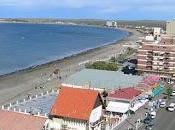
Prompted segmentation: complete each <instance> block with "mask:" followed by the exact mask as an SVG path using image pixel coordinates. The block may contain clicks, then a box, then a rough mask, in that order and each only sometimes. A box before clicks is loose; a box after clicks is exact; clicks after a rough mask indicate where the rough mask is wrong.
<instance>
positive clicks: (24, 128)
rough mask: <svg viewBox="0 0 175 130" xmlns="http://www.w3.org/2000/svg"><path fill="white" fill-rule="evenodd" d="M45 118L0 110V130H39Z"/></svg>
mask: <svg viewBox="0 0 175 130" xmlns="http://www.w3.org/2000/svg"><path fill="white" fill-rule="evenodd" d="M45 121H46V118H44V117H37V116H32V115H27V114H22V113H17V112H12V111H6V110H0V130H41V129H42V128H43V126H44V123H45Z"/></svg>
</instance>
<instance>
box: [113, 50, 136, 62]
mask: <svg viewBox="0 0 175 130" xmlns="http://www.w3.org/2000/svg"><path fill="white" fill-rule="evenodd" d="M134 53H136V50H135V49H133V48H130V47H128V48H127V50H126V52H125V53H123V54H119V56H118V57H117V58H116V57H111V59H110V62H112V63H123V62H124V61H125V60H126V59H127V58H128V57H129V56H131V55H132V54H134Z"/></svg>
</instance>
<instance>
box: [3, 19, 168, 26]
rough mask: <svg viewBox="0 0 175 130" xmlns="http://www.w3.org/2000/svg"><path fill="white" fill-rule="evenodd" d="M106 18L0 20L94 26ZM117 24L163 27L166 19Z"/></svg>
mask: <svg viewBox="0 0 175 130" xmlns="http://www.w3.org/2000/svg"><path fill="white" fill-rule="evenodd" d="M106 21H107V20H101V19H52V18H46V19H44V18H43V19H40V18H33V19H32V18H31V19H28V18H16V19H12V18H8V19H2V18H1V19H0V22H18V23H21V22H22V23H49V24H58V23H60V22H61V23H65V24H68V23H74V24H81V25H95V26H104V25H105V23H106ZM116 21H117V22H118V24H119V25H132V26H148V27H162V28H165V26H166V21H161V20H133V21H132V20H130V21H127V20H116Z"/></svg>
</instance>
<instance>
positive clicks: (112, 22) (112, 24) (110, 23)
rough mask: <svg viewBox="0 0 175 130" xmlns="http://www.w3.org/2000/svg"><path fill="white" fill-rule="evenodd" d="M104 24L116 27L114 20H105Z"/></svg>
mask: <svg viewBox="0 0 175 130" xmlns="http://www.w3.org/2000/svg"><path fill="white" fill-rule="evenodd" d="M106 26H107V27H116V28H117V27H118V25H117V22H116V21H107V22H106Z"/></svg>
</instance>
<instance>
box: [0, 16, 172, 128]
mask: <svg viewBox="0 0 175 130" xmlns="http://www.w3.org/2000/svg"><path fill="white" fill-rule="evenodd" d="M106 27H109V28H117V27H118V25H117V22H116V21H107V22H106ZM122 28H125V29H128V30H135V31H136V32H139V33H141V35H142V36H141V37H139V39H136V42H135V43H128V42H127V43H125V41H123V42H124V43H125V44H123V45H122V48H125V49H124V50H122V52H121V53H120V54H117V52H116V53H114V54H113V55H110V56H109V57H108V58H104V59H96V60H85V61H83V62H81V63H78V70H77V71H76V72H75V73H72V74H70V75H68V74H62V73H61V69H59V68H56V69H54V71H53V73H52V75H51V76H50V77H49V78H48V77H47V78H43V84H38V85H36V86H35V89H36V93H29V94H27V95H26V96H20V95H19V96H17V97H16V98H13V99H11V100H8V101H7V102H3V104H1V109H0V130H24V129H25V130H145V129H146V130H147V129H148V130H151V129H154V130H173V129H174V127H175V124H174V122H173V121H174V114H173V113H174V111H175V20H174V19H173V20H171V21H168V22H167V23H166V30H164V29H163V28H161V27H147V26H132V25H126V24H125V25H123V26H122ZM68 71H69V70H68ZM45 75H46V74H42V76H43V77H44V76H45ZM51 80H55V81H56V82H60V84H59V85H58V86H57V87H56V88H55V87H54V88H52V87H50V88H49V89H45V88H47V87H46V82H47V81H51ZM37 89H41V91H37ZM167 122H168V123H167Z"/></svg>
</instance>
